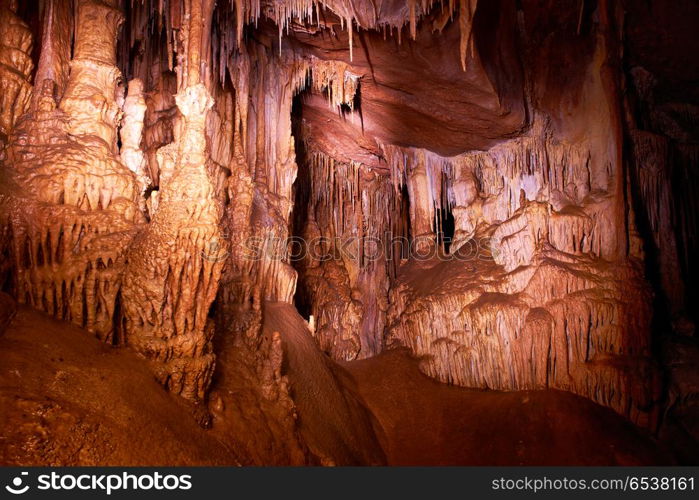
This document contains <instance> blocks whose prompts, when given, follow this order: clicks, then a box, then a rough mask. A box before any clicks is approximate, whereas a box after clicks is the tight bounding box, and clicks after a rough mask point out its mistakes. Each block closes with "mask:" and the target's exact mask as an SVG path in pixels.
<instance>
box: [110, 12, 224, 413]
mask: <svg viewBox="0 0 699 500" xmlns="http://www.w3.org/2000/svg"><path fill="white" fill-rule="evenodd" d="M201 2H202V0H191V1H189V2H188V9H187V11H186V12H187V14H188V16H189V24H188V26H187V28H186V34H187V41H188V46H187V55H186V61H187V64H186V72H184V73H183V74H182V75H181V89H180V91H179V92H178V93H177V95H176V96H175V99H176V102H177V107H178V109H179V111H180V113H182V115H183V117H184V130H183V131H182V133H181V136H180V137H179V138H178V140H177V141H176V142H175V143H173V144H172V145H170V146H172V148H170V146H165V148H168V151H170V150H171V152H172V154H173V157H172V162H173V164H172V169H173V171H172V172H171V173H169V174H168V175H167V176H163V175H161V179H160V195H159V200H158V209H157V211H156V212H155V215H154V216H153V220H152V221H151V223H150V225H149V227H148V228H147V229H146V230H144V231H143V232H142V233H140V234H139V235H138V236H137V238H136V240H135V241H134V242H133V244H132V245H131V247H130V249H129V253H128V260H129V263H128V267H127V269H126V273H125V276H124V284H123V288H122V292H121V293H122V301H123V307H124V316H125V322H124V330H125V332H124V335H125V340H126V343H127V344H128V345H131V346H132V347H133V348H134V349H135V350H136V351H137V352H139V353H140V354H141V355H143V356H144V357H145V358H147V359H148V360H149V361H150V363H151V365H152V367H153V370H154V372H155V375H156V378H157V379H158V380H159V381H160V382H161V383H162V384H163V385H165V386H166V387H167V388H168V389H169V390H170V391H172V392H174V393H176V394H179V395H181V396H183V397H184V398H186V399H188V400H191V401H195V402H198V401H201V400H202V399H203V398H204V397H205V394H206V390H207V389H208V387H209V384H210V382H211V377H212V375H213V369H214V354H213V353H212V348H211V340H212V336H213V328H214V325H213V321H212V320H211V319H210V318H209V317H208V313H209V306H210V305H211V303H212V302H213V300H214V299H215V297H216V291H217V287H218V282H219V279H220V277H221V270H222V266H223V261H224V260H225V258H226V242H225V241H224V240H223V238H222V234H221V231H220V228H219V221H220V219H221V215H222V214H221V207H220V205H219V202H218V200H217V198H216V193H215V191H214V186H213V184H212V181H211V178H210V176H209V173H208V171H207V169H206V162H207V158H208V154H209V152H208V150H207V147H206V137H205V124H206V114H207V112H208V111H209V110H210V109H211V107H212V106H213V99H212V97H211V95H210V93H209V92H208V90H207V89H206V86H205V85H204V84H203V83H201V78H202V73H201V70H200V68H201V66H200V65H201V56H202V54H201V52H200V51H201V43H200V41H201V37H202V26H203V24H205V17H206V16H210V15H211V11H212V9H211V7H209V8H208V10H207V11H203V10H202V3H201ZM183 71H184V70H183Z"/></svg>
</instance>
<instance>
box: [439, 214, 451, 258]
mask: <svg viewBox="0 0 699 500" xmlns="http://www.w3.org/2000/svg"><path fill="white" fill-rule="evenodd" d="M437 218H438V219H439V229H438V232H437V243H438V244H440V245H441V246H442V248H443V249H444V253H445V254H448V253H449V249H450V248H451V243H452V241H453V240H454V229H455V226H454V214H452V212H451V210H450V209H449V208H448V207H447V208H441V209H437Z"/></svg>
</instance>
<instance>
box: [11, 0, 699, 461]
mask: <svg viewBox="0 0 699 500" xmlns="http://www.w3.org/2000/svg"><path fill="white" fill-rule="evenodd" d="M646 3H647V2H637V1H635V0H625V2H623V5H622V4H619V3H618V2H611V1H607V0H599V1H597V2H589V1H579V0H563V1H561V2H554V3H551V2H548V3H545V4H544V2H537V1H534V0H522V1H513V0H492V1H480V2H479V1H477V0H459V1H455V0H454V1H446V0H444V1H439V0H420V1H417V0H408V1H401V0H372V1H369V0H327V1H324V2H318V1H314V0H294V1H285V0H220V1H217V2H215V1H213V0H161V1H158V2H156V1H153V0H74V1H73V2H66V1H61V0H42V1H39V0H27V1H26V2H16V1H12V0H0V82H1V85H0V89H1V91H0V148H1V151H0V254H1V255H2V262H1V263H0V283H1V284H2V286H3V291H4V292H7V293H9V294H11V295H12V296H13V297H14V299H15V300H16V301H17V302H18V303H19V304H24V305H27V306H31V307H33V308H35V309H37V310H39V311H42V312H44V313H46V314H48V315H50V316H53V317H54V318H56V319H58V320H63V321H66V322H71V323H73V325H74V326H77V327H80V328H83V329H85V330H87V331H89V332H91V333H92V334H94V335H95V336H96V337H97V338H99V339H100V340H102V341H104V342H106V343H107V344H110V345H115V346H123V347H126V348H128V349H131V350H133V351H134V352H135V353H136V354H137V355H138V357H139V359H140V361H139V362H141V363H144V364H145V365H147V366H148V367H149V368H150V370H151V372H152V374H153V376H154V377H155V379H156V380H157V381H158V382H159V383H160V384H161V385H162V386H163V387H165V388H166V389H167V390H168V391H170V392H171V393H173V394H174V395H178V396H181V397H182V398H183V399H184V400H185V401H186V402H187V403H188V404H187V405H186V406H187V407H188V408H195V411H196V416H197V419H198V420H199V422H200V423H201V424H202V425H204V426H210V427H211V432H212V433H213V434H215V435H216V439H218V440H220V441H221V442H223V443H227V445H230V446H232V447H234V448H236V449H237V450H238V451H240V452H241V453H242V454H243V455H245V457H242V458H241V457H236V463H238V462H242V463H257V464H264V463H275V464H282V463H294V464H326V465H332V464H356V463H376V464H378V463H384V462H385V459H386V456H385V454H384V453H383V451H382V450H381V449H380V447H379V444H378V443H379V439H378V437H380V436H381V432H382V430H381V429H377V427H376V422H375V421H373V420H372V419H373V417H372V416H371V415H370V414H369V411H368V410H367V408H366V407H365V405H364V403H363V402H362V400H361V398H360V397H359V396H358V394H359V392H361V391H358V390H356V387H354V386H353V385H352V383H351V382H348V380H349V379H351V376H350V375H348V374H347V373H346V372H345V371H344V368H342V366H350V365H344V363H360V364H354V365H352V366H360V367H361V366H366V365H362V364H361V363H367V362H369V361H360V360H367V359H368V358H376V359H375V360H372V361H373V362H377V363H379V362H382V361H381V360H383V359H389V360H390V359H397V358H391V357H390V356H394V355H396V353H393V354H391V355H389V357H385V356H386V351H389V350H393V349H397V348H402V349H403V350H405V351H409V352H410V354H411V355H412V356H414V357H415V358H416V359H417V360H418V361H417V362H419V366H420V369H421V370H422V372H423V373H424V374H426V375H428V376H430V377H432V378H434V379H436V380H438V381H440V382H443V383H447V384H453V385H458V386H462V387H466V388H475V389H489V390H493V391H500V390H502V391H529V390H545V389H559V390H564V391H569V392H572V393H574V394H576V395H579V396H582V397H584V398H587V399H589V400H592V401H594V402H596V403H598V404H600V405H602V406H606V407H608V408H611V409H613V410H614V411H616V412H617V413H618V414H620V415H622V416H623V417H625V418H626V419H628V420H630V421H632V422H633V423H635V424H638V425H639V426H643V427H646V428H648V429H651V430H655V429H657V428H658V426H659V425H660V424H662V423H663V422H662V421H661V419H662V418H667V417H668V416H670V417H672V418H675V417H674V416H673V415H676V416H677V418H678V419H681V418H684V417H683V415H687V414H691V412H692V411H695V410H694V409H693V408H694V407H693V406H692V403H691V402H692V401H695V400H696V396H697V394H699V389H697V385H696V383H695V380H694V378H692V376H690V375H687V374H688V373H691V372H692V370H691V368H692V366H694V365H693V363H694V361H693V360H694V358H693V357H692V356H695V355H696V354H692V353H695V352H699V350H697V349H696V345H695V340H696V339H695V329H694V322H695V320H696V317H695V316H694V315H695V313H694V312H693V310H694V309H695V308H692V305H693V304H694V302H695V301H696V298H697V296H699V294H698V293H697V289H696V286H695V285H694V283H695V282H696V281H697V280H695V279H693V278H694V277H696V275H697V269H699V268H698V267H697V266H696V264H695V263H694V261H693V259H692V256H693V255H694V254H696V250H697V246H698V243H699V239H698V238H697V234H699V232H698V231H697V224H698V219H697V217H696V208H697V207H696V196H695V193H696V189H697V188H698V187H699V181H698V179H699V178H698V177H697V175H696V172H697V171H699V170H697V168H696V167H697V162H698V161H699V149H698V147H697V144H699V139H698V138H697V127H696V124H697V118H696V117H697V116H698V115H697V113H698V112H699V96H697V94H696V89H695V88H694V86H693V85H692V84H691V82H694V81H696V79H697V78H698V75H697V74H698V73H699V69H697V68H696V63H695V61H687V60H684V59H682V56H681V55H680V54H679V52H681V51H679V50H678V49H677V47H675V46H674V45H673V43H675V39H674V38H673V37H666V36H661V35H663V33H665V32H664V31H663V30H664V29H666V28H663V27H662V26H660V27H658V26H656V24H659V25H660V24H662V25H663V26H669V25H673V23H675V22H676V21H677V20H678V18H680V17H681V18H682V19H692V18H693V14H694V13H696V7H695V6H693V5H692V4H691V2H688V1H687V2H685V1H684V0H682V1H678V2H677V3H676V5H675V6H667V5H664V4H663V5H660V4H661V3H659V2H650V4H653V5H649V6H646V5H645V4H646ZM554 4H555V5H554ZM622 7H623V8H622ZM655 17H657V18H658V19H662V20H665V21H667V22H666V23H665V24H663V23H654V21H653V19H654V18H655ZM684 24H685V23H683V22H679V21H677V26H678V30H680V31H681V32H682V33H684V32H685V31H686V32H691V31H692V29H693V27H692V26H684ZM651 26H652V27H653V28H652V30H653V31H652V32H653V33H655V34H656V35H657V36H653V37H650V36H647V35H646V30H648V29H651V28H650V27H651ZM682 30H684V31H682ZM651 38H652V39H653V40H651ZM698 50H699V48H698ZM665 63H667V64H665ZM3 300H4V299H3ZM8 310H9V308H8ZM11 310H12V314H14V307H13V308H11ZM20 310H23V309H22V306H20ZM12 314H10V313H8V314H6V315H5V316H6V317H7V318H10V317H11V316H12ZM6 322H7V321H5V320H3V323H6ZM698 359H699V358H698ZM360 372H361V370H359V371H358V372H357V373H360ZM435 383H436V382H435ZM452 389H453V388H452ZM571 397H573V396H571ZM314 398H315V399H314ZM176 399H177V398H176ZM321 400H322V401H321ZM329 407H332V409H329ZM604 411H607V410H606V409H605V410H604ZM386 421H390V419H388V420H386ZM629 425H630V424H629ZM687 432H689V431H687ZM377 436H378V437H377ZM384 451H385V450H384Z"/></svg>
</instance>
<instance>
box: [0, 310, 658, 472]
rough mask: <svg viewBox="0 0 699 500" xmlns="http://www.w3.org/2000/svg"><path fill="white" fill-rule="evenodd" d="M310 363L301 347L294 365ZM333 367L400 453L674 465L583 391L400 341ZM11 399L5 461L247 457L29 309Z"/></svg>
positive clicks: (139, 366) (10, 347)
mask: <svg viewBox="0 0 699 500" xmlns="http://www.w3.org/2000/svg"><path fill="white" fill-rule="evenodd" d="M292 338H293V336H289V337H288V338H287V342H293V340H289V339H292ZM304 342H306V341H305V340H304ZM304 349H305V352H307V351H308V349H306V348H304ZM304 349H301V348H296V350H295V351H294V353H295V354H294V356H296V357H298V356H302V354H303V352H304ZM306 361H308V362H313V361H312V360H311V361H309V360H306ZM328 363H331V362H330V361H329V360H328ZM306 364H307V363H306V362H304V360H303V359H298V360H296V362H295V363H292V364H291V367H290V369H291V370H294V366H305V365H306ZM332 366H333V371H335V373H336V375H337V380H339V381H340V383H341V384H344V387H346V390H347V391H351V392H352V393H353V394H355V395H356V396H357V397H358V399H359V401H361V402H362V403H363V404H365V405H366V406H367V408H368V409H369V411H370V412H371V413H372V414H373V418H374V424H373V425H374V428H375V433H376V435H377V436H378V440H379V443H380V445H381V448H383V451H384V453H385V455H386V461H387V463H388V464H389V465H519V464H522V465H538V464H555V465H571V464H582V465H609V464H618V465H622V464H623V465H630V464H634V465H636V464H666V463H672V458H671V457H670V456H669V454H667V453H665V452H663V451H662V449H661V447H659V446H658V445H657V444H656V443H655V442H654V441H653V440H652V439H651V438H650V437H649V436H648V435H646V434H645V433H644V432H643V431H640V430H638V429H637V428H636V427H634V426H633V425H632V424H630V423H628V422H627V421H626V420H624V419H623V418H621V417H619V416H617V415H616V414H615V413H613V412H612V411H611V410H608V409H606V408H603V407H601V406H599V405H596V404H594V403H592V402H590V401H588V400H586V399H584V398H581V397H578V396H574V395H572V394H568V393H564V392H560V391H553V390H550V391H529V392H492V391H478V390H469V389H464V388H458V387H453V386H448V385H445V384H442V383H439V382H437V381H435V380H432V379H430V378H428V377H426V376H425V375H423V374H422V373H420V371H419V369H418V364H417V360H415V359H413V358H411V357H410V356H409V355H408V353H407V351H402V350H398V351H389V352H387V353H385V354H382V355H380V356H377V357H374V358H371V359H367V360H361V361H354V362H350V363H343V364H342V365H341V366H338V365H332ZM289 375H290V379H291V380H292V382H293V381H296V383H297V384H302V383H304V382H302V380H304V377H301V376H298V375H297V376H296V377H294V374H293V373H290V374H289ZM343 390H344V389H343ZM293 392H294V393H295V394H297V395H298V394H300V393H302V392H303V387H298V386H296V387H294V391H293ZM314 394H316V396H317V395H318V394H320V393H319V392H317V391H316V390H310V391H307V394H306V395H305V396H304V398H305V399H306V400H309V397H310V399H311V400H312V399H313V398H314V396H313V395H314ZM317 399H318V400H317V402H316V404H315V406H314V408H313V411H314V412H315V413H316V415H314V417H313V418H308V417H309V416H310V415H308V414H309V410H308V409H307V407H308V405H309V401H306V402H305V405H304V404H302V405H299V406H298V409H299V412H300V415H299V421H300V422H301V425H302V426H303V425H312V423H313V422H318V421H320V420H321V417H322V414H323V412H328V414H331V413H332V412H333V408H329V406H332V404H334V403H331V400H330V399H328V398H327V397H322V394H321V395H320V396H318V397H317ZM310 402H312V401H310ZM0 410H1V411H0V429H1V430H0V463H2V464H3V465H78V464H83V465H207V464H209V465H213V464H216V465H235V464H237V463H246V460H245V458H244V457H240V460H239V459H238V457H236V453H237V451H236V450H235V449H234V446H231V445H226V444H225V443H223V442H222V440H221V439H219V438H217V434H216V433H211V432H207V431H206V430H203V429H202V428H200V427H199V426H198V425H197V424H196V423H195V422H194V419H193V418H192V416H191V413H190V409H188V408H187V407H185V405H183V404H181V403H179V402H178V401H177V400H176V398H173V397H172V396H169V395H168V394H167V393H166V392H165V391H164V390H163V389H162V388H161V387H160V386H159V385H158V384H157V383H156V382H155V380H154V379H153V378H152V375H151V374H150V372H149V371H148V368H147V366H146V365H145V364H144V363H143V362H142V361H141V360H140V359H139V358H137V357H136V356H135V355H133V354H132V353H130V352H129V351H127V350H124V349H119V348H113V347H110V346H106V345H104V344H102V343H101V342H99V341H97V340H96V339H94V338H93V337H92V336H91V335H89V334H87V333H86V332H84V331H83V330H81V329H79V328H76V327H74V326H71V325H67V324H65V323H62V322H59V321H55V320H53V319H51V318H49V317H47V316H45V315H43V314H41V313H37V312H34V311H32V310H31V309H29V308H26V307H19V310H18V313H17V315H16V317H15V318H14V320H13V321H12V323H11V324H10V326H9V327H8V329H7V330H6V331H5V333H4V334H2V336H0ZM326 420H327V419H326ZM360 438H362V437H361V436H358V437H357V439H360ZM358 442H361V441H358Z"/></svg>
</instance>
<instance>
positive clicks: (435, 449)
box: [344, 350, 673, 465]
mask: <svg viewBox="0 0 699 500" xmlns="http://www.w3.org/2000/svg"><path fill="white" fill-rule="evenodd" d="M344 367H345V369H346V370H347V371H349V373H350V374H351V376H352V378H353V379H354V380H355V381H356V386H357V387H358V388H359V391H360V396H361V397H362V398H363V400H364V401H365V403H366V404H367V406H368V407H369V409H370V411H371V412H372V413H373V414H374V416H375V417H376V419H377V422H378V424H379V426H380V429H377V434H378V435H379V439H380V440H381V443H382V446H383V448H384V451H385V452H386V455H387V461H388V463H389V464H390V465H651V464H668V463H672V462H673V459H672V458H671V456H670V455H669V454H668V453H667V452H665V451H663V449H662V448H661V447H660V446H659V445H658V444H656V443H655V442H654V440H653V439H652V438H651V437H650V436H649V435H647V434H646V433H645V432H643V431H642V430H639V429H638V428H636V427H635V426H634V425H633V424H631V423H629V422H627V421H626V420H625V419H623V418H621V417H620V416H618V415H617V414H616V413H614V412H613V411H612V410H609V409H607V408H604V407H602V406H599V405H597V404H595V403H593V402H591V401H589V400H587V399H584V398H581V397H579V396H576V395H574V394H570V393H567V392H563V391H557V390H545V391H518V392H498V391H485V390H471V389H465V388H460V387H455V386H450V385H447V384H443V383H440V382H437V381H435V380H433V379H431V378H429V377H427V376H425V375H424V374H422V373H421V372H420V371H419V369H418V362H417V360H416V359H414V358H412V357H411V356H410V355H409V354H408V352H407V350H405V351H404V350H396V351H388V352H386V353H384V354H381V355H379V356H376V357H374V358H370V359H366V360H361V361H353V362H350V363H345V364H344Z"/></svg>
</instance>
